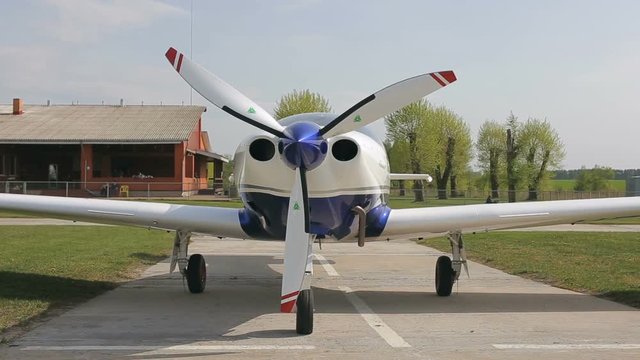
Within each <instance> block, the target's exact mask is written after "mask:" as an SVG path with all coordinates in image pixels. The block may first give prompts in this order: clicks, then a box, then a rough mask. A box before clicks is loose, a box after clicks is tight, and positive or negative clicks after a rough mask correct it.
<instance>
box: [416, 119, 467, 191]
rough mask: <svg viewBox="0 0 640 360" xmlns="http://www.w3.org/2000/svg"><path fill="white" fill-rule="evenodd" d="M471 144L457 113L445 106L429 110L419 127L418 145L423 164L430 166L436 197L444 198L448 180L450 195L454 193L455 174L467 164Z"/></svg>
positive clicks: (464, 170) (465, 128) (463, 170)
mask: <svg viewBox="0 0 640 360" xmlns="http://www.w3.org/2000/svg"><path fill="white" fill-rule="evenodd" d="M471 146H472V141H471V132H470V130H469V126H468V125H467V124H466V123H465V122H464V121H463V120H462V118H461V117H460V116H459V115H457V114H456V113H454V112H453V111H451V110H449V109H447V108H446V107H444V106H440V107H438V108H435V109H431V111H430V112H429V113H428V116H427V121H426V122H425V123H424V125H423V126H422V127H421V128H420V141H419V148H420V149H421V159H422V163H423V165H424V166H423V167H424V168H425V169H433V174H434V175H435V176H434V178H435V180H436V187H437V189H438V198H439V199H446V198H447V184H449V183H450V182H451V189H452V192H453V196H456V195H457V194H456V188H457V186H456V185H457V183H456V180H457V175H459V174H461V173H463V172H466V170H467V168H468V166H469V162H470V161H471ZM452 177H453V181H452Z"/></svg>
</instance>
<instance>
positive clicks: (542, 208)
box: [380, 197, 640, 239]
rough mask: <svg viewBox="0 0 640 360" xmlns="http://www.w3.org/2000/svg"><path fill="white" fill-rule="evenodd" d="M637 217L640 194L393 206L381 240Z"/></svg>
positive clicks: (639, 213) (638, 214)
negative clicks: (524, 201)
mask: <svg viewBox="0 0 640 360" xmlns="http://www.w3.org/2000/svg"><path fill="white" fill-rule="evenodd" d="M629 216H640V197H628V198H613V199H592V200H561V201H540V202H535V203H532V202H526V203H505V204H478V205H462V206H449V207H432V208H418V209H396V210H392V211H391V213H390V214H389V218H388V220H387V224H386V226H385V228H384V230H383V231H382V233H381V234H380V238H383V239H407V238H414V237H428V236H429V235H436V234H442V233H446V232H449V231H458V230H460V231H462V232H466V233H469V232H474V231H489V230H500V229H515V228H524V227H535V226H544V225H555V224H571V223H576V222H581V221H587V220H599V219H608V218H619V217H629Z"/></svg>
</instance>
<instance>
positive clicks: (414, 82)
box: [320, 71, 456, 138]
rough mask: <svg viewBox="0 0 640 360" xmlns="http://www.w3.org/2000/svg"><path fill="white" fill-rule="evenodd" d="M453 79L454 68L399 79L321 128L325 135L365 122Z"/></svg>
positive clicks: (322, 134) (374, 119)
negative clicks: (452, 69)
mask: <svg viewBox="0 0 640 360" xmlns="http://www.w3.org/2000/svg"><path fill="white" fill-rule="evenodd" d="M454 81H456V75H455V74H454V73H453V71H440V72H434V73H429V74H423V75H419V76H416V77H412V78H409V79H405V80H402V81H400V82H397V83H395V84H393V85H390V86H387V87H386V88H384V89H382V90H380V91H378V92H376V93H375V94H372V95H369V96H368V97H366V98H364V99H363V100H361V101H360V102H359V103H357V104H355V105H354V106H352V107H351V108H350V109H349V110H347V111H345V112H343V113H342V114H340V116H338V117H337V118H335V119H334V120H333V121H331V122H330V123H329V124H327V125H326V126H325V127H323V128H322V129H321V130H320V136H322V137H324V138H328V137H331V136H336V135H340V134H344V133H347V132H349V131H353V130H356V129H358V128H360V127H362V126H365V125H368V124H370V123H372V122H374V121H376V120H378V119H380V118H381V117H383V116H386V115H388V114H391V113H392V112H394V111H396V110H398V109H400V108H402V107H403V106H406V105H409V104H411V103H412V102H416V101H418V100H420V99H422V98H423V97H425V96H427V95H429V94H431V93H432V92H434V91H436V90H438V89H440V88H443V87H445V86H447V85H449V84H451V83H452V82H454Z"/></svg>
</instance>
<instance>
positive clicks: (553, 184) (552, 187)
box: [544, 179, 627, 192]
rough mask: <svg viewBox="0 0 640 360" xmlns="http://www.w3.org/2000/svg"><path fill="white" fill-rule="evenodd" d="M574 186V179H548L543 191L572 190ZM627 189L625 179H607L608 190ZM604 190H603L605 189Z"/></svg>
mask: <svg viewBox="0 0 640 360" xmlns="http://www.w3.org/2000/svg"><path fill="white" fill-rule="evenodd" d="M575 186H576V181H575V180H565V179H563V180H555V179H552V180H548V181H547V183H546V184H545V188H544V191H573V189H574V187H575ZM626 189H627V182H626V181H625V180H607V190H608V191H618V192H623V191H626ZM607 190H605V191H607Z"/></svg>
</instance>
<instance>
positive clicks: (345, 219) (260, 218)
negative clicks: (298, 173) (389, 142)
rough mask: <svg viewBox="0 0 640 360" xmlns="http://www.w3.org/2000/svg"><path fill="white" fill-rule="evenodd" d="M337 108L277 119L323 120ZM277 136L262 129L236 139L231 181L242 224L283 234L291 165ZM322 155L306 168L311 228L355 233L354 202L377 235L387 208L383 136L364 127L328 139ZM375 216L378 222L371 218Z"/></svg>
mask: <svg viewBox="0 0 640 360" xmlns="http://www.w3.org/2000/svg"><path fill="white" fill-rule="evenodd" d="M335 116H336V115H335V114H326V113H311V114H300V115H294V116H290V117H288V118H285V119H283V120H281V123H282V124H283V125H285V126H287V125H290V124H292V123H296V122H311V123H315V124H318V125H320V126H324V125H326V124H327V123H328V122H330V121H331V120H333V119H334V118H335ZM278 141H279V139H278V138H276V137H275V136H273V135H269V134H265V135H258V136H253V137H250V138H248V139H245V140H244V141H243V142H241V143H240V145H239V146H238V149H237V151H236V154H235V158H234V159H235V170H234V174H235V182H236V186H237V188H238V190H239V193H240V196H241V198H242V201H243V202H244V205H245V209H246V210H245V215H246V219H245V221H242V222H243V229H244V230H245V231H247V233H249V234H252V235H254V236H257V237H265V238H273V239H284V234H285V228H286V226H285V224H286V219H287V211H288V210H287V209H288V204H289V194H290V191H291V188H292V186H293V181H294V179H295V176H294V174H295V170H293V169H291V168H290V167H288V166H287V164H286V162H285V161H283V160H282V159H281V156H283V155H282V154H281V153H279V151H278ZM327 145H328V146H327V151H326V153H327V154H326V157H325V158H324V160H323V161H322V163H321V164H320V165H319V166H318V167H317V168H315V169H313V170H309V171H308V173H307V174H308V176H307V179H308V191H309V207H310V212H309V218H310V230H311V233H313V234H316V235H318V236H320V237H333V238H336V239H342V238H345V237H347V236H349V235H350V234H353V232H354V231H353V229H352V224H353V222H354V220H355V218H356V216H355V213H354V212H353V208H354V207H356V206H360V207H362V208H363V209H364V210H365V211H367V212H368V216H367V218H368V219H367V220H368V221H367V224H368V226H367V227H368V229H369V231H368V234H367V235H368V236H377V235H378V234H376V232H378V230H379V231H382V229H383V228H384V224H385V223H386V216H388V213H389V208H388V207H387V206H386V201H387V197H388V194H389V185H390V178H389V162H388V160H387V154H386V151H385V149H384V145H383V144H382V142H381V141H380V140H379V139H377V138H376V137H375V135H373V134H372V133H371V132H370V131H369V129H367V128H362V129H360V130H357V131H351V132H348V133H345V134H342V135H338V136H335V137H331V138H329V139H327ZM376 222H377V224H375V223H376Z"/></svg>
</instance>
